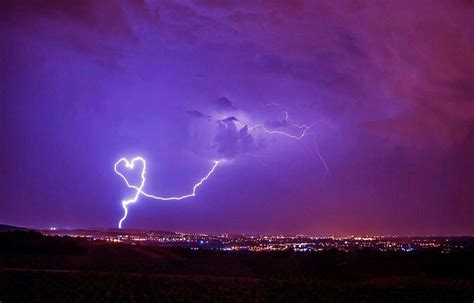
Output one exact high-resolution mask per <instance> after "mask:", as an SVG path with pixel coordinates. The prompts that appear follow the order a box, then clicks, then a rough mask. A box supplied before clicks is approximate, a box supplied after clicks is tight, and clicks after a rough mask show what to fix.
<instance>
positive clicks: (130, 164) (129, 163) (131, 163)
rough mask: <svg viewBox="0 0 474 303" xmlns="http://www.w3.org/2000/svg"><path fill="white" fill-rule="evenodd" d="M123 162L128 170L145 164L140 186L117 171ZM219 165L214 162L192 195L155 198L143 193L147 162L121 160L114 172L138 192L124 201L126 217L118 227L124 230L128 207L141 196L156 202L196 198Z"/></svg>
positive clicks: (138, 158)
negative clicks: (200, 187)
mask: <svg viewBox="0 0 474 303" xmlns="http://www.w3.org/2000/svg"><path fill="white" fill-rule="evenodd" d="M122 162H123V163H125V167H127V168H128V169H134V168H135V163H137V162H141V163H142V164H143V168H142V171H141V173H140V179H141V181H140V185H139V186H135V185H132V184H130V182H128V180H127V178H126V177H125V176H124V175H123V174H122V173H121V172H120V171H119V170H118V169H117V168H118V166H119V165H120V163H122ZM219 163H220V161H218V160H216V161H214V165H213V166H212V168H211V170H210V171H209V172H208V173H207V175H206V176H205V177H204V178H202V179H201V180H199V182H198V183H196V184H195V185H194V186H193V190H192V192H191V193H190V194H187V195H182V196H176V197H161V196H155V195H152V194H148V193H146V192H144V191H143V187H144V186H145V182H146V178H145V174H146V161H145V159H143V158H142V157H135V158H133V159H132V161H128V160H127V159H126V158H121V159H120V160H118V161H117V162H115V165H114V171H115V173H116V174H117V175H119V176H120V177H121V178H122V179H123V180H124V181H125V184H126V185H127V187H128V188H133V189H135V191H136V192H135V195H134V196H133V198H131V199H128V200H123V201H122V208H123V210H124V215H123V217H122V218H121V219H120V221H119V224H118V227H119V228H122V223H123V221H125V219H126V218H127V215H128V207H127V206H128V205H129V204H131V203H135V202H137V200H138V198H139V197H140V195H143V196H145V197H148V198H152V199H155V200H162V201H169V200H183V199H186V198H190V197H194V196H196V190H197V189H198V187H199V186H201V185H202V184H203V183H204V182H205V181H206V180H207V179H208V178H209V177H210V176H211V175H212V173H213V172H214V171H215V169H216V167H217V166H218V165H219Z"/></svg>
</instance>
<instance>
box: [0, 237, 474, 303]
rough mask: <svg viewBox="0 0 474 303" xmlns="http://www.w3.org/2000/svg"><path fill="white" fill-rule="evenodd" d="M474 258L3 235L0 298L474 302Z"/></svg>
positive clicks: (470, 254)
mask: <svg viewBox="0 0 474 303" xmlns="http://www.w3.org/2000/svg"><path fill="white" fill-rule="evenodd" d="M473 281H474V251H473V250H472V248H467V249H464V250H462V251H458V252H452V253H449V254H442V253H441V252H439V251H434V250H433V251H422V252H421V251H418V252H410V253H389V252H385V253H381V252H377V251H368V250H367V251H365V250H364V251H357V252H354V253H345V252H339V251H325V252H317V253H296V252H292V251H285V252H272V253H252V252H219V251H206V250H199V251H191V250H186V249H177V248H163V247H142V246H134V245H125V244H115V243H114V244H112V243H106V242H101V241H90V240H87V239H79V238H68V237H63V238H59V237H47V236H43V235H41V234H39V233H36V232H31V231H9V232H3V233H0V301H1V302H2V303H9V302H189V301H212V302H247V301H250V302H267V301H270V302H289V301H290V302H293V301H297V302H473V300H474V282H473Z"/></svg>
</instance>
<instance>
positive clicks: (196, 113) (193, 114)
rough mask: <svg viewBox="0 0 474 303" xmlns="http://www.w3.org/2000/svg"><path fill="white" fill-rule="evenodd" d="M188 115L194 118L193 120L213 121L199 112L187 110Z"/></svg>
mask: <svg viewBox="0 0 474 303" xmlns="http://www.w3.org/2000/svg"><path fill="white" fill-rule="evenodd" d="M186 113H187V114H188V115H189V116H191V117H193V118H198V119H207V120H209V121H210V120H212V117H211V116H209V115H206V114H203V113H201V112H200V111H198V110H187V111H186Z"/></svg>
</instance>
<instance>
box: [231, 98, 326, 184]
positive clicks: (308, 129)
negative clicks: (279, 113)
mask: <svg viewBox="0 0 474 303" xmlns="http://www.w3.org/2000/svg"><path fill="white" fill-rule="evenodd" d="M263 106H264V107H266V106H279V105H278V103H269V104H264V105H263ZM284 113H285V120H284V121H285V123H287V125H288V126H290V127H293V128H298V129H300V130H301V133H300V134H299V135H294V134H291V133H288V132H284V131H280V130H273V129H269V128H267V127H266V126H265V124H264V123H259V124H255V125H253V126H250V127H249V126H247V128H248V130H249V131H254V130H255V129H258V128H259V129H261V130H263V132H265V133H267V134H270V135H281V136H285V137H288V138H291V139H295V140H301V139H303V138H304V137H306V136H309V135H313V141H314V145H315V150H316V155H317V157H318V158H319V160H320V161H321V163H322V165H323V166H324V169H325V170H326V173H325V176H326V175H329V167H328V165H327V163H326V160H324V158H323V156H322V155H321V153H320V151H319V146H318V141H317V139H316V133H315V131H313V130H312V128H313V127H314V124H309V125H307V124H295V123H292V124H288V119H289V114H288V112H287V111H284ZM234 123H235V124H237V125H238V126H239V127H240V128H243V127H245V126H246V124H244V123H242V122H240V121H238V120H236V121H234Z"/></svg>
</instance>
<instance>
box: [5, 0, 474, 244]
mask: <svg viewBox="0 0 474 303" xmlns="http://www.w3.org/2000/svg"><path fill="white" fill-rule="evenodd" d="M226 3H227V4H221V3H220V1H215V0H199V1H177V2H175V1H151V0H150V1H133V2H125V1H92V0H90V1H89V0H84V1H72V2H71V1H35V0H32V1H13V0H6V1H1V2H0V34H1V37H2V43H1V45H0V66H1V68H0V106H1V107H0V110H1V111H0V138H1V145H0V156H1V159H2V160H1V164H0V178H1V180H0V181H1V185H0V222H1V223H9V224H16V225H25V226H34V227H49V226H57V227H71V228H74V227H92V226H104V227H115V226H116V225H117V222H118V219H119V218H120V217H121V216H122V213H123V210H122V208H121V204H120V201H121V200H122V199H125V198H128V197H130V196H132V195H133V191H132V190H129V189H127V188H126V186H125V184H124V183H123V180H121V179H120V178H119V177H118V176H116V175H115V174H114V172H113V164H114V162H115V161H116V160H118V159H119V158H120V157H122V156H125V157H133V156H135V155H141V156H143V157H144V158H146V159H147V163H148V171H147V183H146V187H145V189H146V191H147V192H150V193H152V194H157V195H163V196H168V195H181V194H186V193H188V192H189V191H190V189H191V188H192V186H193V184H194V183H195V182H196V181H197V180H199V178H201V177H202V176H203V175H204V174H205V173H206V172H207V171H208V170H209V168H210V167H211V166H212V160H214V159H222V158H225V159H226V161H225V163H224V164H223V165H221V166H219V167H218V169H217V170H216V172H215V173H214V175H212V176H211V178H210V179H209V180H208V181H207V183H205V184H203V185H202V187H200V188H199V190H198V195H197V197H194V198H190V199H187V200H182V201H155V200H151V199H146V198H143V197H142V198H140V200H139V203H136V204H134V205H131V206H130V214H129V216H128V218H127V221H126V222H125V224H124V226H125V227H127V228H153V229H160V230H179V231H193V232H198V231H203V232H245V233H306V234H315V235H333V234H335V235H347V234H404V235H411V234H473V233H474V83H473V81H474V80H473V79H474V30H473V29H474V18H473V15H474V5H473V2H472V1H457V0H454V1H431V0H430V1H422V0H420V1H379V3H378V4H374V2H370V4H369V2H368V1H308V2H302V1H277V2H273V1H265V2H264V4H256V3H259V1H247V0H244V1H235V2H226ZM270 103H276V104H277V105H270V106H264V105H265V104H270ZM284 111H287V112H288V114H289V119H288V122H285V120H284V119H285V114H284ZM230 117H234V118H232V119H228V120H227V122H223V121H217V120H219V119H225V118H230ZM237 120H238V122H240V123H243V124H248V125H249V126H251V125H253V124H257V123H260V122H262V123H266V125H267V126H269V127H271V128H272V129H274V130H280V131H295V130H294V129H291V128H289V127H288V126H287V125H286V124H287V123H299V124H303V123H306V124H310V123H315V124H314V127H313V128H312V129H313V131H314V135H315V138H316V139H317V142H318V147H319V151H320V154H321V155H322V156H323V157H324V159H325V161H326V163H327V165H328V168H329V174H327V173H326V169H325V167H324V165H323V163H322V162H321V161H320V160H319V159H318V156H317V153H316V149H315V144H314V141H313V135H311V136H307V137H305V138H303V139H302V140H300V141H298V140H294V139H291V138H287V137H284V136H278V135H269V134H265V133H262V132H261V131H257V130H256V131H250V130H249V131H247V132H245V129H244V130H239V127H238V126H237V123H236V121H237ZM130 177H131V178H133V176H132V175H131V176H130Z"/></svg>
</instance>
